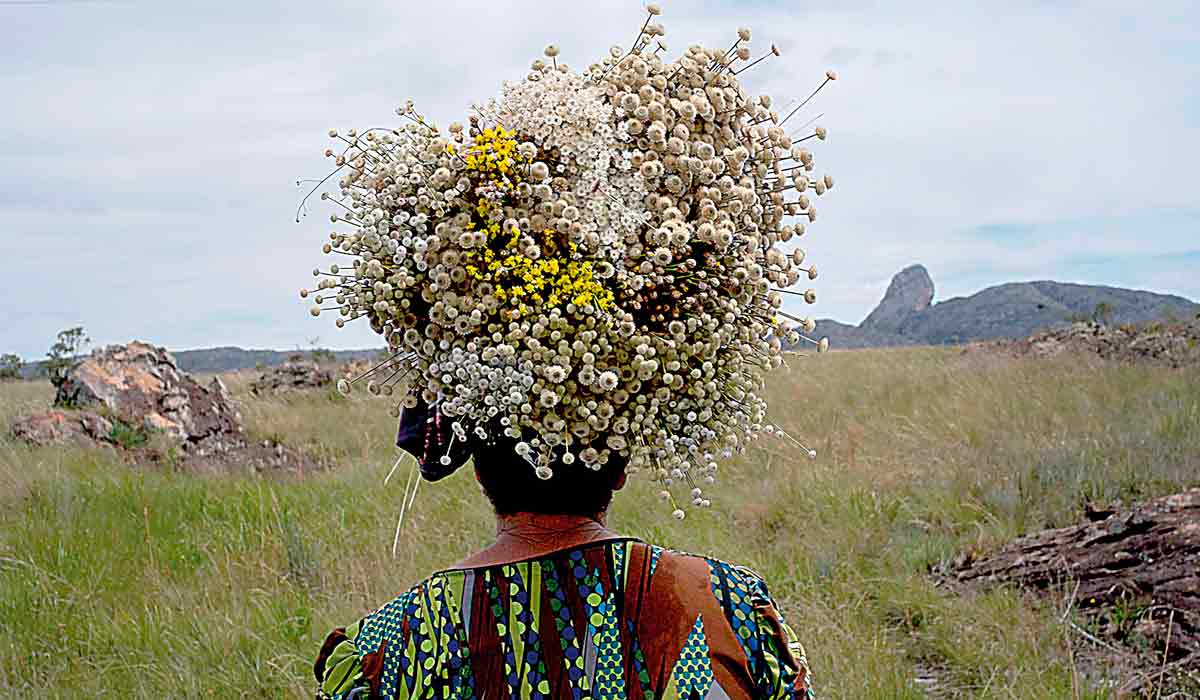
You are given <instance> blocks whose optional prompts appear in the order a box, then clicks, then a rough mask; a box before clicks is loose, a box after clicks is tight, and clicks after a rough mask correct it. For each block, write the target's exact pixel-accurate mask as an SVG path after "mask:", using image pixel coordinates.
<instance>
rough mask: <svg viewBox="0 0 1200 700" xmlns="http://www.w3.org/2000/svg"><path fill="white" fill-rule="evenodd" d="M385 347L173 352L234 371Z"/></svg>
mask: <svg viewBox="0 0 1200 700" xmlns="http://www.w3.org/2000/svg"><path fill="white" fill-rule="evenodd" d="M381 352H383V348H374V349H363V350H322V349H316V350H255V349H243V348H239V347H235V346H232V345H225V346H221V347H216V348H199V349H196V350H172V351H171V355H172V356H173V357H174V358H175V363H176V364H178V365H179V369H181V370H183V371H185V372H195V373H219V372H234V371H237V370H240V369H254V368H256V367H274V366H276V365H281V364H283V363H284V362H286V361H287V360H288V358H290V357H293V356H296V355H301V356H303V357H305V358H306V359H311V358H313V356H314V353H315V354H316V355H318V356H321V357H323V358H324V359H329V358H330V356H332V360H333V361H334V362H349V361H351V360H371V359H374V358H375V357H378V356H379V353H381ZM21 375H22V376H23V377H25V378H27V379H29V378H34V377H39V376H45V370H44V368H43V363H42V362H40V361H39V362H29V363H26V364H25V365H24V366H23V367H22V368H21Z"/></svg>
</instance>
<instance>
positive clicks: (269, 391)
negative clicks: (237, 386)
mask: <svg viewBox="0 0 1200 700" xmlns="http://www.w3.org/2000/svg"><path fill="white" fill-rule="evenodd" d="M332 383H333V373H332V372H330V371H329V370H327V369H324V368H322V367H321V366H320V365H318V364H317V363H316V362H312V361H310V360H289V361H287V362H285V363H283V364H282V365H279V366H278V367H272V368H270V369H268V370H266V371H264V372H263V373H262V374H260V375H259V376H258V378H257V379H255V380H254V381H253V382H251V384H250V391H251V392H252V393H253V394H254V395H255V396H272V395H276V394H285V393H288V392H291V391H303V390H306V389H321V388H324V387H327V386H329V385H331V384H332Z"/></svg>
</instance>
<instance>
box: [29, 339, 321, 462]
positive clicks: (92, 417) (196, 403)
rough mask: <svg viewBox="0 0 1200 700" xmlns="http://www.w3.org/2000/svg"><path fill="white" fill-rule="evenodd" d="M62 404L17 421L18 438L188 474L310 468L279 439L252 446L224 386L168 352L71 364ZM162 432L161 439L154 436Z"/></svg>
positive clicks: (140, 347)
mask: <svg viewBox="0 0 1200 700" xmlns="http://www.w3.org/2000/svg"><path fill="white" fill-rule="evenodd" d="M55 405H56V407H55V408H53V409H51V410H48V411H43V412H40V413H35V414H33V415H27V416H24V417H22V418H19V419H18V420H17V421H16V422H15V423H13V425H12V433H13V435H14V437H17V438H19V439H22V440H24V441H26V442H29V443H33V444H36V445H51V444H56V443H61V442H64V441H78V442H83V443H85V444H92V445H96V444H105V445H112V446H114V447H117V448H119V449H120V450H121V452H122V454H124V455H127V456H128V457H129V458H130V459H131V460H134V461H136V462H139V463H152V464H154V463H157V464H161V465H164V466H168V467H169V468H184V469H187V470H189V471H233V470H253V471H275V470H285V471H292V472H304V471H311V470H313V469H316V468H318V465H317V464H315V463H314V462H313V461H312V460H311V458H309V457H308V456H307V455H305V454H304V453H303V452H301V451H299V450H296V449H294V448H290V447H288V446H286V445H283V444H281V443H279V442H278V441H275V440H260V441H252V440H249V439H247V437H246V435H245V431H244V429H243V427H242V417H241V414H240V413H239V412H238V410H237V407H236V405H235V403H234V401H233V398H232V397H231V396H230V395H229V392H228V390H227V389H226V388H225V384H224V383H223V382H222V381H221V380H220V379H219V378H217V377H213V378H212V379H211V380H210V381H208V382H207V383H201V382H199V381H197V380H196V379H195V378H193V377H192V376H191V375H189V374H187V373H186V372H183V371H181V370H180V369H179V367H178V365H177V364H176V363H175V359H174V358H173V357H172V356H171V354H170V353H168V352H167V351H166V350H165V349H163V348H160V347H155V346H153V345H149V344H147V343H141V342H136V341H135V342H132V343H130V344H128V345H114V346H110V347H107V348H104V349H103V350H99V351H97V352H95V353H94V354H93V355H92V356H91V357H88V358H87V359H85V360H83V361H81V362H79V363H78V364H76V365H75V366H74V367H72V368H71V369H70V370H69V371H68V372H67V376H66V381H64V382H63V384H62V385H61V386H60V387H59V389H58V393H57V394H56V396H55ZM155 435H162V436H165V437H166V438H167V440H166V441H165V444H163V441H160V440H153V441H152V440H151V439H150V438H151V436H155Z"/></svg>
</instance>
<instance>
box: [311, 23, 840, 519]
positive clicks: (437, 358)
mask: <svg viewBox="0 0 1200 700" xmlns="http://www.w3.org/2000/svg"><path fill="white" fill-rule="evenodd" d="M648 9H649V13H650V14H649V16H648V17H647V19H646V22H645V23H644V24H643V25H642V29H641V30H640V32H639V35H638V38H637V40H636V41H635V43H634V46H633V48H632V49H629V50H624V49H622V48H620V47H613V49H612V50H611V55H610V56H608V57H605V58H604V59H603V60H602V61H600V62H598V63H594V64H592V65H591V66H589V67H588V68H587V70H585V71H583V72H582V73H577V72H574V71H572V70H571V69H570V68H569V67H568V66H567V65H566V64H565V63H560V62H559V61H558V54H559V50H558V48H557V47H555V46H550V47H548V48H547V49H546V51H545V55H546V58H545V59H538V60H535V61H534V62H533V64H532V67H531V70H530V72H529V74H528V75H527V76H526V77H525V78H524V79H523V80H522V81H521V82H519V83H516V84H505V85H504V86H503V89H502V92H501V95H500V97H499V98H498V99H493V100H489V101H488V102H487V103H485V104H481V105H476V106H475V107H474V114H472V115H471V116H470V118H469V119H468V120H467V124H466V125H463V124H459V123H452V124H450V125H449V127H448V128H447V129H445V130H444V131H443V130H442V129H440V128H438V127H437V126H436V125H435V124H433V123H431V122H430V121H428V120H426V119H425V118H424V117H423V116H421V115H420V114H418V113H417V112H416V111H415V109H414V108H413V105H412V102H411V101H409V102H408V103H407V104H405V105H404V106H403V107H401V108H400V109H399V110H398V114H399V115H400V116H401V117H402V118H404V119H405V120H406V123H405V124H404V125H402V126H400V127H398V128H387V129H370V130H367V131H364V132H357V131H354V130H351V131H349V132H348V133H347V134H346V135H345V136H342V135H340V134H339V133H338V132H336V131H331V132H330V135H331V136H332V137H334V138H335V139H338V140H339V141H340V142H342V144H343V148H342V149H341V150H340V151H339V152H334V151H333V150H332V149H331V150H328V151H326V154H327V155H328V156H330V157H332V158H335V159H336V164H337V170H335V171H334V172H335V173H341V174H342V175H341V178H340V181H339V186H340V196H335V197H332V199H333V201H334V202H335V203H336V204H337V207H338V211H337V212H336V213H334V214H333V215H332V217H331V219H332V221H333V222H334V223H335V224H342V225H344V227H345V228H344V230H339V231H335V232H333V233H331V234H330V241H329V242H328V243H326V244H325V246H324V251H325V252H326V253H329V254H334V255H338V256H342V258H343V259H340V260H339V262H338V263H337V264H334V265H331V266H330V267H329V269H328V270H327V271H322V270H314V275H315V276H317V277H318V278H319V280H320V281H319V282H318V284H317V288H316V289H315V290H311V291H310V290H301V296H302V297H305V298H310V297H311V298H315V301H316V306H314V307H313V308H312V313H313V315H319V314H321V313H322V312H329V311H332V312H335V313H336V314H337V315H338V318H337V325H338V326H339V327H341V326H342V325H344V324H345V323H347V322H349V321H353V320H355V319H366V322H368V323H369V324H370V325H371V327H372V329H374V330H375V331H376V332H378V333H380V334H381V335H382V336H383V337H384V338H385V339H386V341H387V344H388V346H389V348H390V350H391V352H392V354H391V356H390V357H389V358H388V359H387V360H386V361H384V362H383V363H381V364H380V365H379V366H377V367H374V368H372V369H371V370H370V371H369V372H367V373H365V374H364V375H362V376H361V377H359V378H357V379H356V380H355V381H359V380H366V386H367V389H368V391H370V392H371V393H373V394H381V395H386V396H392V395H393V393H395V397H396V402H395V404H394V407H393V410H394V412H395V413H397V414H398V412H399V410H400V409H401V408H402V407H410V408H412V407H417V406H422V408H423V409H424V408H425V407H428V408H430V409H432V410H433V411H434V412H435V414H436V415H437V416H438V417H439V420H440V419H441V418H442V417H444V418H445V420H446V422H447V423H448V424H449V426H450V427H449V429H448V430H447V431H445V432H446V433H448V437H447V439H446V440H444V441H439V446H440V445H442V444H443V442H444V451H445V453H446V454H445V455H444V458H443V463H447V462H448V460H449V459H450V457H449V454H450V452H452V451H453V450H454V448H455V442H456V441H459V447H460V449H461V444H462V441H466V440H467V438H468V431H470V432H472V433H474V435H475V437H476V438H478V439H481V440H485V441H486V440H488V439H490V438H492V437H494V435H493V434H492V431H503V432H504V434H506V435H507V436H508V437H509V438H511V439H512V440H514V441H516V450H517V452H518V453H519V454H520V455H522V456H523V457H524V458H525V459H526V460H527V461H528V462H529V464H530V468H532V469H534V470H536V472H537V474H538V476H540V477H542V478H550V477H551V476H552V474H553V470H554V469H578V468H595V469H598V468H599V467H600V466H601V465H603V464H605V463H606V462H607V461H608V460H609V459H612V458H613V457H614V456H617V455H619V456H621V457H623V458H625V459H627V461H628V470H629V471H630V472H638V471H642V472H648V473H649V474H650V475H651V476H652V477H653V478H654V479H656V480H657V481H659V482H660V483H661V484H662V485H663V487H664V488H663V493H664V494H665V495H666V496H667V497H668V498H669V500H670V501H671V503H672V506H673V509H674V512H675V515H676V517H682V516H683V511H682V509H681V508H680V507H679V502H677V501H676V500H675V498H674V496H673V495H672V493H673V490H674V489H675V488H677V487H681V486H682V487H684V488H686V489H687V490H688V492H689V493H690V499H689V500H691V502H692V503H693V504H696V505H708V500H707V499H706V498H704V496H703V492H702V487H701V482H704V483H712V482H713V481H714V480H715V475H716V470H717V460H719V459H721V458H723V457H728V456H730V455H732V454H734V453H736V452H739V451H742V450H743V449H745V446H746V444H747V441H748V440H750V439H753V438H754V437H756V436H757V435H759V434H760V433H774V432H778V433H780V434H782V431H779V430H778V428H777V427H776V426H775V425H774V424H773V423H772V422H771V421H770V420H769V419H768V417H767V413H766V405H765V402H764V401H763V399H762V398H761V397H760V396H759V394H758V392H759V391H760V390H761V388H762V386H763V381H764V375H765V374H766V373H767V372H768V371H769V370H771V369H774V368H777V367H779V366H780V365H781V364H782V362H783V354H782V353H783V350H784V348H785V344H787V345H793V344H796V343H799V342H808V343H812V344H813V345H814V346H816V348H817V349H818V350H824V349H826V347H827V346H828V343H827V341H825V340H824V339H822V340H820V341H817V340H814V339H811V338H808V337H807V336H805V335H804V333H807V332H811V331H812V330H813V329H814V326H815V323H814V322H813V321H812V320H811V319H806V318H800V317H796V316H792V315H790V314H787V313H785V312H783V311H782V310H781V306H782V303H783V295H784V294H793V295H797V296H799V297H802V298H803V299H804V300H805V301H806V302H808V303H813V302H814V301H815V299H816V295H815V292H813V290H811V289H809V290H806V291H803V292H799V291H791V290H789V288H790V287H794V286H795V285H796V284H797V283H798V282H799V281H800V280H801V278H807V279H815V278H816V274H817V272H816V268H815V267H812V266H809V267H803V266H802V265H803V263H804V252H803V251H802V250H801V249H800V248H795V247H791V248H790V250H788V251H785V250H784V249H783V244H788V243H789V242H791V241H792V240H793V239H794V238H797V237H799V236H802V235H803V234H804V232H805V224H806V223H807V222H811V221H813V220H815V219H816V216H817V211H816V207H815V206H814V205H813V203H812V201H811V200H810V196H809V195H810V193H811V194H812V195H821V194H824V193H825V191H826V190H828V189H829V188H831V187H833V179H832V178H831V177H830V176H828V175H824V176H817V175H815V174H814V164H813V158H812V155H811V153H809V151H808V150H806V149H805V148H804V147H803V145H802V144H803V142H805V141H807V140H809V139H813V138H816V139H820V140H823V139H824V138H825V136H826V133H825V130H824V129H823V128H821V127H816V128H815V129H812V130H811V131H810V132H809V133H806V134H800V135H797V134H791V133H789V132H788V130H786V129H785V128H784V127H785V124H786V123H787V121H788V120H789V119H790V118H791V117H792V116H793V115H794V114H796V112H797V111H798V110H799V109H800V108H801V107H803V106H804V105H805V104H807V102H808V101H809V100H810V99H811V98H812V97H813V96H814V95H815V94H816V93H817V92H818V91H819V90H820V89H821V87H824V86H825V85H826V84H827V83H828V82H829V81H831V80H835V79H836V75H835V74H834V73H833V72H832V71H830V72H828V73H827V74H826V78H825V81H824V82H822V83H821V86H820V87H818V88H817V89H816V90H814V91H813V93H812V94H810V95H809V96H808V98H806V99H805V100H803V102H801V104H800V105H798V106H797V107H796V108H795V109H793V110H791V111H790V112H789V113H788V114H787V115H785V116H783V117H782V118H781V117H780V115H779V114H778V113H777V112H775V111H773V110H772V108H771V104H772V101H771V99H770V98H769V97H768V96H765V95H763V96H758V97H754V96H751V95H750V94H748V93H747V91H746V90H745V88H744V87H743V85H742V83H741V81H740V80H739V75H740V74H741V73H742V72H743V71H745V70H746V69H747V68H749V67H751V66H753V65H755V64H757V63H758V62H759V61H761V60H763V58H766V57H769V56H771V55H778V54H779V51H778V49H776V48H775V47H774V46H772V47H771V50H770V51H769V52H767V53H766V54H765V55H764V56H763V57H762V58H759V59H757V60H754V61H750V57H751V54H750V50H749V48H748V46H747V42H748V41H749V39H750V31H749V30H747V29H739V30H738V37H737V40H736V41H734V43H733V45H732V46H731V47H729V48H728V49H724V50H723V49H710V48H704V47H701V46H699V45H693V46H691V47H689V48H688V49H687V51H686V52H685V53H684V54H683V55H682V56H680V57H679V58H677V59H675V60H674V61H667V60H665V59H664V58H663V57H662V54H663V52H664V50H665V48H666V47H665V45H664V44H663V42H662V40H661V37H662V36H663V35H664V34H665V32H664V30H663V28H662V26H661V25H660V24H658V23H657V22H654V21H653V20H654V17H655V16H656V15H658V14H659V9H658V8H657V6H655V5H650V6H649V8H648ZM332 176H333V174H331V175H330V177H332ZM318 187H319V186H318ZM314 191H315V190H314ZM326 196H327V195H325V194H323V195H322V197H323V198H325V197H326ZM330 302H333V304H332V305H331V304H330ZM351 383H353V382H348V381H345V380H343V382H341V383H340V386H339V388H340V389H342V390H343V391H348V390H349V386H350V384H351ZM785 438H786V439H788V440H791V441H792V442H793V443H795V444H796V445H797V446H799V447H800V448H801V449H804V450H805V451H806V452H807V453H809V454H810V455H814V454H815V453H813V452H812V451H811V450H808V449H807V448H805V447H804V446H803V445H801V444H800V443H799V442H798V441H795V440H794V438H791V437H790V436H786V435H785Z"/></svg>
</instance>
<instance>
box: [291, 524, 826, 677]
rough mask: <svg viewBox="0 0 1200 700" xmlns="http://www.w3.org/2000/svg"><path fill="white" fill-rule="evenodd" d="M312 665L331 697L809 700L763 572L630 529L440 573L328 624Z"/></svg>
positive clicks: (799, 653)
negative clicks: (676, 548)
mask: <svg viewBox="0 0 1200 700" xmlns="http://www.w3.org/2000/svg"><path fill="white" fill-rule="evenodd" d="M314 671H315V672H316V676H317V680H318V682H319V684H320V687H319V690H318V693H317V697H318V698H321V699H329V698H332V699H334V700H344V699H349V698H357V699H358V700H368V699H386V700H393V699H396V700H402V699H408V698H454V699H461V700H466V699H467V698H477V699H478V700H502V699H505V698H514V699H517V698H519V699H521V700H526V699H527V700H535V699H541V698H554V699H558V698H564V699H569V700H584V699H585V698H594V699H597V700H599V699H606V700H607V699H609V698H637V699H638V700H656V699H659V698H661V699H664V700H674V699H679V700H706V699H725V700H749V699H754V700H759V699H767V698H770V699H775V698H795V699H797V700H809V699H811V698H812V697H814V696H813V693H812V689H811V678H810V674H809V670H808V664H807V661H806V660H805V656H804V651H803V649H802V648H801V646H800V643H799V642H798V641H796V637H795V635H794V634H793V632H792V630H791V629H790V628H789V627H788V626H787V625H786V624H785V623H784V622H783V619H782V618H781V617H780V615H779V612H778V611H777V610H776V607H775V604H774V602H773V601H772V599H771V596H770V594H768V592H767V587H766V584H765V583H764V582H763V580H762V578H760V577H759V576H758V575H757V574H755V573H754V572H752V571H750V570H749V569H747V568H744V567H739V566H733V565H730V564H726V563H724V562H721V561H718V560H715V559H708V558H704V557H697V556H692V555H688V554H681V553H678V552H673V551H669V550H664V549H662V548H659V547H655V546H653V545H648V544H645V543H643V542H640V541H638V540H633V539H620V540H607V541H603V542H595V543H589V544H586V545H582V546H580V547H576V548H574V549H569V550H565V551H559V552H555V553H552V554H550V555H547V556H545V557H542V558H540V559H535V560H532V561H522V562H516V563H512V564H500V565H494V566H489V567H486V568H478V569H469V570H450V571H444V572H441V573H437V574H434V575H433V576H431V577H430V578H428V579H426V580H425V581H422V582H421V583H419V584H417V585H416V586H414V587H413V588H411V589H409V590H408V591H406V592H404V593H402V594H401V595H400V596H398V597H397V598H395V599H394V600H392V601H391V602H390V603H388V604H386V605H384V606H383V607H382V608H380V609H378V610H376V611H375V612H373V613H371V614H369V615H367V616H366V617H364V618H363V619H361V620H360V621H359V622H358V623H357V624H354V625H352V626H350V627H348V628H345V629H337V630H334V631H333V633H332V634H330V635H329V637H328V639H326V640H325V644H324V646H323V647H322V648H321V652H320V655H319V657H318V659H317V662H316V665H315V667H314Z"/></svg>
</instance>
